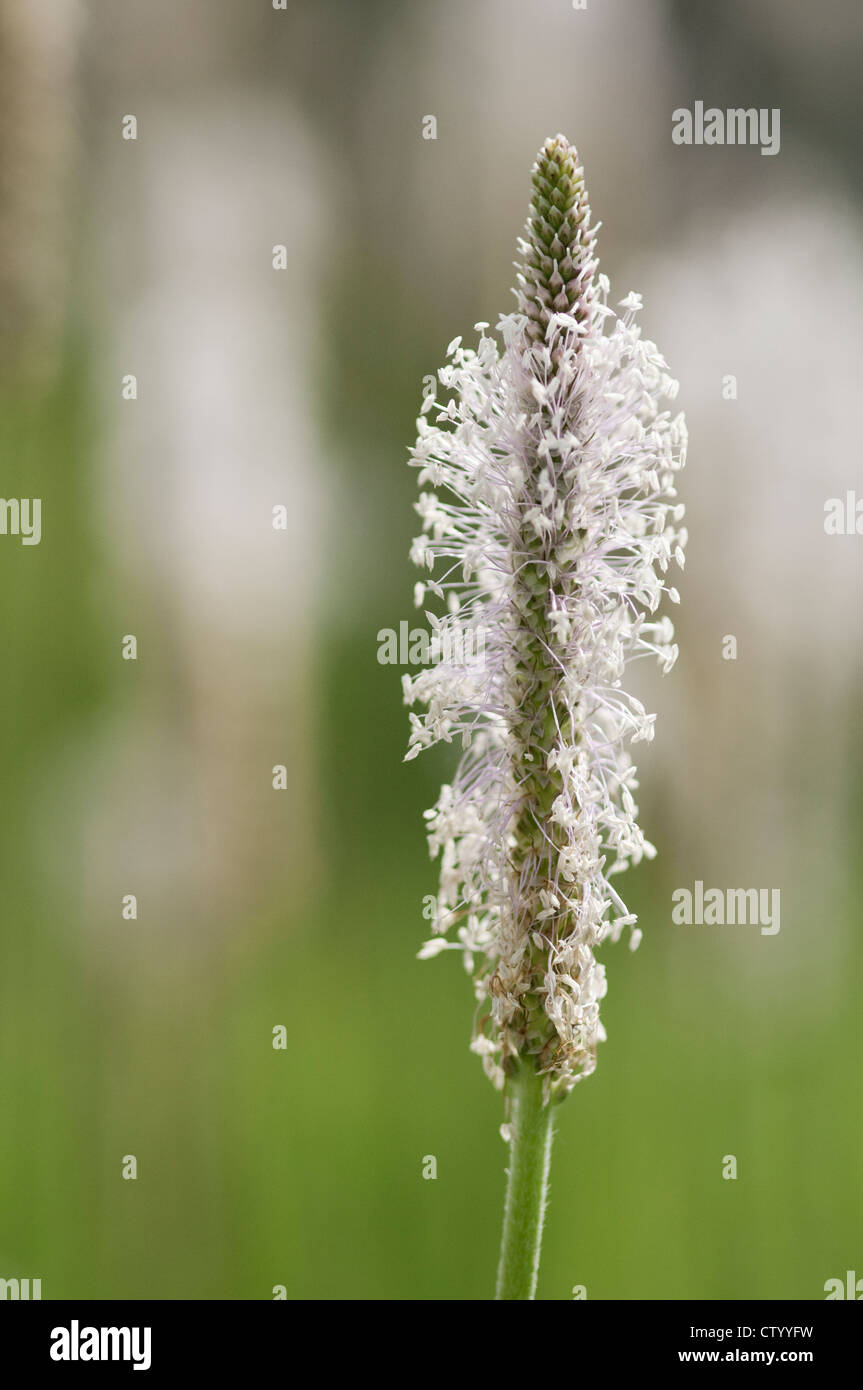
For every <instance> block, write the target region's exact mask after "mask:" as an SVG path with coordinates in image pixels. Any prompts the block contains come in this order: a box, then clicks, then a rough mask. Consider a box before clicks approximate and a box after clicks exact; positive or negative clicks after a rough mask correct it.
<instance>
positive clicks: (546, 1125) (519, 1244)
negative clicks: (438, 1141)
mask: <svg viewBox="0 0 863 1390" xmlns="http://www.w3.org/2000/svg"><path fill="white" fill-rule="evenodd" d="M507 1090H508V1091H509V1094H510V1097H511V1105H512V1111H511V1117H510V1134H511V1139H510V1149H509V1181H508V1182H507V1187H506V1207H505V1209H504V1216H503V1239H502V1241H501V1247H500V1264H499V1265H498V1271H497V1293H496V1295H495V1297H496V1298H498V1299H508V1300H511V1299H532V1298H534V1297H535V1295H536V1280H537V1275H538V1273H539V1252H540V1246H541V1243H542V1224H543V1220H544V1218H545V1207H546V1202H547V1200H548V1169H549V1164H550V1162H551V1111H552V1107H551V1105H550V1104H549V1105H545V1106H544V1105H543V1103H542V1077H541V1076H537V1074H536V1072H535V1070H534V1068H533V1065H532V1063H530V1062H528V1063H527V1064H524V1063H523V1064H522V1065H521V1067H520V1068H519V1070H518V1072H517V1073H516V1075H515V1076H513V1077H511V1078H510V1079H509V1080H508V1081H507Z"/></svg>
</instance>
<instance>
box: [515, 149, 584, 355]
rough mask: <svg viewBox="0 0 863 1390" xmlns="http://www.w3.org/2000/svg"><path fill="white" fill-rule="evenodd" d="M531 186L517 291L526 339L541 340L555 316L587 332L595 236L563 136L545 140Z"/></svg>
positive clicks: (574, 158)
mask: <svg viewBox="0 0 863 1390" xmlns="http://www.w3.org/2000/svg"><path fill="white" fill-rule="evenodd" d="M532 182H533V197H532V199H531V204H530V210H529V212H528V219H527V224H526V226H525V235H524V239H523V241H522V242H521V243H520V244H519V250H520V251H521V253H522V257H523V259H522V260H521V261H520V262H519V263H518V268H519V276H518V284H519V288H518V289H517V291H516V297H517V299H518V302H519V309H520V310H521V312H522V313H524V314H525V315H526V316H527V319H528V326H527V332H528V336H529V337H530V338H531V339H533V341H534V342H540V341H542V340H543V339H544V338H545V337H546V334H547V331H548V328H549V324H550V321H551V319H552V318H553V317H554V315H555V314H568V315H570V316H571V317H572V318H573V319H574V320H575V321H576V322H577V323H578V324H579V325H580V327H581V329H582V331H583V332H585V333H586V332H588V331H589V329H590V326H591V319H592V308H593V303H594V300H595V298H596V288H595V285H594V281H595V278H596V272H597V260H596V255H595V247H596V237H595V229H594V228H592V227H591V222H590V206H589V204H588V201H587V189H586V187H585V182H584V171H583V169H582V167H581V163H580V160H579V157H578V151H577V150H576V148H575V146H574V145H571V144H570V143H569V141H568V140H567V138H566V136H565V135H554V136H552V137H551V138H550V139H548V140H546V142H545V144H544V145H543V147H542V149H541V150H540V151H539V154H538V155H537V157H536V161H535V163H534V166H533V171H532Z"/></svg>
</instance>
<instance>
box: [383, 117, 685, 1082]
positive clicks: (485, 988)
mask: <svg viewBox="0 0 863 1390" xmlns="http://www.w3.org/2000/svg"><path fill="white" fill-rule="evenodd" d="M518 249H519V261H518V262H517V276H516V280H517V288H516V290H515V297H516V311H515V312H514V313H511V314H506V315H504V316H503V317H502V318H501V319H500V321H499V322H498V324H497V335H492V334H491V333H489V332H487V330H488V324H477V325H476V331H477V333H478V340H477V343H476V346H475V347H465V346H462V342H461V339H460V338H456V339H455V341H454V342H452V343H451V344H450V346H449V348H448V350H447V365H446V366H444V367H442V368H441V370H440V371H439V372H438V381H439V383H440V387H441V388H442V391H441V392H440V394H439V393H438V392H437V391H436V392H435V393H434V394H433V395H430V396H428V397H427V398H426V400H425V401H424V403H423V410H422V414H421V415H420V418H419V420H418V422H417V428H418V438H417V441H416V445H415V446H414V449H413V451H412V462H413V464H414V465H415V466H416V467H417V469H418V470H419V485H420V488H421V495H420V500H419V502H418V503H417V511H418V513H419V515H420V517H421V519H422V524H423V530H422V534H421V535H420V536H419V537H417V539H416V540H415V541H414V542H413V546H412V551H411V554H412V558H413V560H414V561H415V563H416V564H417V565H418V566H419V567H420V568H421V569H422V570H423V572H424V578H423V580H422V582H420V583H419V584H418V585H417V586H416V588H415V599H416V602H417V604H418V605H420V606H421V605H423V604H424V603H425V602H426V601H427V597H428V596H431V597H432V598H433V599H435V600H437V606H438V608H439V609H440V611H438V612H434V613H432V612H429V613H428V614H427V617H428V619H429V621H430V623H431V624H432V626H433V628H434V632H435V637H436V639H437V643H438V648H439V650H441V651H444V652H445V653H447V654H452V653H455V654H456V657H458V654H461V653H464V652H470V653H476V652H477V651H480V652H481V659H480V660H477V659H473V660H466V659H454V658H452V657H451V656H447V657H445V658H444V659H442V660H440V661H437V662H436V663H434V664H433V665H429V666H427V667H425V668H423V669H422V670H421V671H420V672H419V674H417V675H415V676H409V675H406V676H404V677H403V687H404V695H405V702H406V704H408V705H409V706H414V705H416V706H419V707H420V708H421V711H422V712H421V713H415V712H412V713H411V716H410V718H411V736H410V745H409V750H408V754H407V757H408V758H413V757H415V756H417V755H418V754H419V753H420V752H421V751H422V750H423V749H425V748H428V747H430V746H432V745H433V744H436V743H438V742H440V741H444V742H452V741H454V740H455V741H458V742H459V743H460V745H461V759H460V762H459V765H458V769H457V771H456V773H455V777H454V779H453V781H452V783H451V784H448V785H446V786H444V787H443V788H442V789H441V793H440V797H439V798H438V802H437V805H436V806H435V807H434V809H433V810H431V811H427V812H426V819H427V830H428V839H429V847H430V850H431V852H432V854H433V855H435V856H436V855H440V857H441V875H440V889H439V894H438V897H437V909H436V916H435V921H434V933H435V934H434V936H433V937H432V939H431V940H430V941H428V942H426V943H425V945H424V946H423V948H422V950H421V951H420V955H421V956H423V957H426V956H431V955H435V954H437V952H438V951H439V950H444V949H446V948H447V947H450V948H452V949H458V950H461V951H462V952H463V955H464V960H465V964H466V967H467V969H468V971H469V973H470V974H471V976H472V977H473V980H474V985H475V992H476V1000H477V1010H476V1022H475V1029H474V1038H473V1042H472V1047H473V1049H474V1051H476V1052H477V1053H479V1054H480V1056H481V1057H482V1059H483V1063H484V1066H485V1068H486V1071H487V1072H488V1074H489V1075H490V1076H491V1078H492V1079H493V1080H494V1081H495V1082H496V1084H499V1085H500V1084H502V1083H503V1080H504V1078H505V1076H506V1075H507V1074H508V1073H510V1072H511V1071H512V1070H513V1069H514V1067H515V1066H516V1064H517V1063H518V1062H519V1061H521V1062H522V1063H523V1062H524V1061H527V1060H529V1062H530V1063H531V1064H532V1065H533V1066H534V1067H535V1069H536V1070H537V1071H539V1072H540V1073H541V1074H542V1075H543V1076H544V1077H546V1078H547V1082H546V1092H547V1095H548V1096H549V1097H554V1098H560V1097H561V1096H563V1095H565V1094H566V1093H567V1092H568V1091H569V1090H570V1089H571V1088H572V1086H573V1085H574V1083H575V1082H576V1081H577V1080H579V1079H580V1078H581V1077H583V1076H587V1075H588V1074H589V1073H590V1072H592V1071H593V1070H594V1068H595V1065H596V1049H597V1043H598V1042H599V1041H601V1040H602V1038H603V1037H604V1033H603V1029H602V1024H601V1022H600V1016H599V1004H600V1000H601V999H602V997H603V995H604V994H605V990H606V982H605V971H604V967H603V965H602V964H600V963H599V962H598V961H597V958H596V952H597V948H598V947H600V946H601V944H602V943H603V942H604V941H605V940H606V939H607V938H611V939H612V940H614V941H616V940H618V938H619V937H620V935H621V933H622V932H623V931H624V930H625V929H629V931H630V938H629V939H630V945H631V946H632V947H635V946H636V945H637V944H638V941H639V939H640V932H639V931H638V930H637V929H636V928H635V921H636V919H635V916H634V915H633V914H632V913H630V912H629V911H628V910H627V908H626V906H625V904H624V903H623V901H622V899H621V898H620V896H619V894H618V892H617V890H616V889H615V887H614V886H613V883H612V880H613V878H614V877H615V875H617V874H618V873H620V872H621V871H622V870H624V869H626V868H627V867H628V866H629V865H630V864H636V863H638V862H639V860H640V859H641V858H642V857H643V856H652V855H653V854H654V852H655V851H654V849H653V846H652V845H650V843H649V842H648V841H647V840H646V839H645V838H644V836H643V834H642V832H641V829H640V828H639V825H638V821H637V807H636V805H635V801H634V799H633V793H634V792H635V790H636V788H637V782H636V779H635V767H634V765H633V762H632V758H631V753H630V745H631V744H634V743H638V742H639V741H640V740H649V739H651V738H652V737H653V721H654V717H655V716H654V715H652V714H648V713H647V712H646V711H645V709H644V707H643V706H642V705H641V704H640V703H639V701H638V700H637V699H635V698H634V697H633V696H632V695H631V694H629V693H627V691H626V689H625V685H624V677H625V671H626V667H627V663H628V662H629V661H630V660H631V659H632V658H634V657H637V656H651V657H653V658H655V659H656V660H658V662H659V663H660V665H661V667H662V668H663V669H664V670H666V671H667V670H669V669H670V667H671V666H672V664H673V663H674V660H675V658H676V655H677V647H676V646H675V645H674V633H673V627H672V624H671V621H670V620H669V618H668V617H665V616H662V617H660V616H658V609H659V607H660V604H661V602H662V600H663V596H667V597H668V599H669V600H670V601H671V602H673V603H676V602H677V601H678V594H677V591H676V589H675V588H673V587H672V586H670V585H669V584H667V583H666V576H667V571H668V569H669V565H670V564H671V562H672V561H676V563H677V564H678V565H680V566H682V565H683V547H684V545H685V542H686V532H685V530H684V529H683V528H682V527H681V526H680V525H679V523H680V521H681V518H682V516H683V507H682V506H681V505H680V504H679V503H678V501H677V492H676V489H675V481H676V476H675V475H676V473H677V471H678V469H680V468H681V467H682V466H683V463H684V459H685V449H686V429H685V424H684V420H683V416H682V415H673V414H672V413H671V411H670V410H669V409H668V408H667V407H666V405H665V404H664V402H671V401H673V400H674V398H675V396H676V394H677V382H676V381H674V380H673V379H672V377H671V376H670V375H669V374H668V370H667V367H666V363H665V360H664V359H663V357H662V356H661V354H660V353H659V352H658V350H657V348H656V346H655V344H654V343H652V342H649V341H647V340H646V339H645V338H643V337H642V335H641V330H640V328H639V327H638V324H637V322H636V317H637V314H638V311H639V310H640V308H641V299H640V296H639V295H637V294H629V295H627V297H626V298H625V299H624V300H622V301H621V302H620V303H619V304H618V305H617V308H616V309H615V308H612V306H611V305H610V303H609V298H610V287H609V282H608V279H607V277H606V276H605V275H602V274H600V273H599V269H598V262H597V258H596V236H595V229H594V227H593V225H592V223H591V215H590V207H589V205H588V201H587V192H586V188H585V183H584V173H583V170H582V168H581V164H580V162H579V159H578V155H577V153H576V151H575V149H574V148H573V146H571V145H570V144H569V143H568V142H567V141H566V140H565V139H564V137H563V136H561V135H558V136H557V137H555V138H554V139H551V140H548V141H547V142H546V143H545V145H544V146H543V148H542V150H541V151H540V153H539V155H538V157H537V160H536V163H535V165H534V168H533V198H532V202H531V205H530V210H529V214H528V220H527V225H526V228H525V234H524V238H523V239H522V240H520V241H519V243H518ZM618 311H619V312H618Z"/></svg>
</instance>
